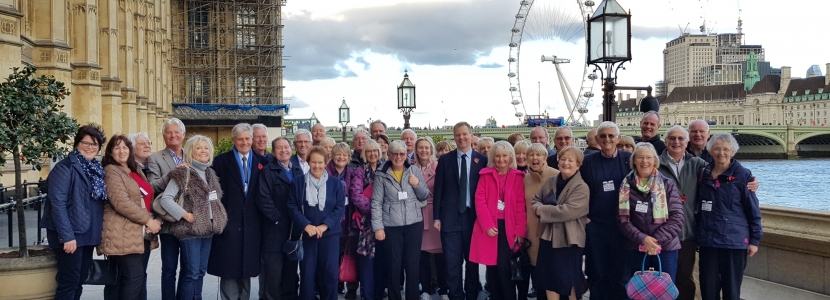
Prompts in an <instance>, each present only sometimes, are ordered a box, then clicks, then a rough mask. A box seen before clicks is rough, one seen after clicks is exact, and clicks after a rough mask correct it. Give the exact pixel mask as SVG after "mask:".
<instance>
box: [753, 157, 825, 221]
mask: <svg viewBox="0 0 830 300" xmlns="http://www.w3.org/2000/svg"><path fill="white" fill-rule="evenodd" d="M740 162H741V164H742V165H743V166H744V167H746V168H748V169H750V170H751V171H752V174H753V175H755V177H756V178H758V180H759V182H760V184H761V187H760V188H759V189H758V201H760V202H761V204H768V205H777V206H786V207H795V208H804V209H815V210H825V211H830V196H828V195H830V193H828V192H830V191H828V188H830V184H828V180H830V159H827V158H821V159H798V160H746V161H740Z"/></svg>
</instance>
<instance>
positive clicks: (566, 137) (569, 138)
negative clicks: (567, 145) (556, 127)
mask: <svg viewBox="0 0 830 300" xmlns="http://www.w3.org/2000/svg"><path fill="white" fill-rule="evenodd" d="M572 138H573V137H570V136H557V137H555V138H554V139H555V140H557V141H570V140H571V139H572Z"/></svg>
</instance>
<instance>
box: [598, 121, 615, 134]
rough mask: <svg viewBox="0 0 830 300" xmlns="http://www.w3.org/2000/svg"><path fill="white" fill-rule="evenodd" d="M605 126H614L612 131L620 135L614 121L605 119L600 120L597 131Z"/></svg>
mask: <svg viewBox="0 0 830 300" xmlns="http://www.w3.org/2000/svg"><path fill="white" fill-rule="evenodd" d="M606 128H614V133H615V134H616V135H620V127H619V126H617V124H616V123H614V122H611V121H605V122H602V123H601V124H599V127H597V132H600V131H602V130H603V129H606Z"/></svg>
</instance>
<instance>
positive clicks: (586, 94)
mask: <svg viewBox="0 0 830 300" xmlns="http://www.w3.org/2000/svg"><path fill="white" fill-rule="evenodd" d="M582 96H584V97H585V98H591V97H594V92H585V94H582Z"/></svg>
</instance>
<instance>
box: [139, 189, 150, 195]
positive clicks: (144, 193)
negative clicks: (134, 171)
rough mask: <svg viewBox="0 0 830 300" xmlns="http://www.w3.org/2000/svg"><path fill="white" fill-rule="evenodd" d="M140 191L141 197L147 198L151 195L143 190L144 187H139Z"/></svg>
mask: <svg viewBox="0 0 830 300" xmlns="http://www.w3.org/2000/svg"><path fill="white" fill-rule="evenodd" d="M138 190H139V191H141V195H142V196H147V195H149V194H150V193H148V192H147V191H146V190H144V188H143V187H138Z"/></svg>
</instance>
